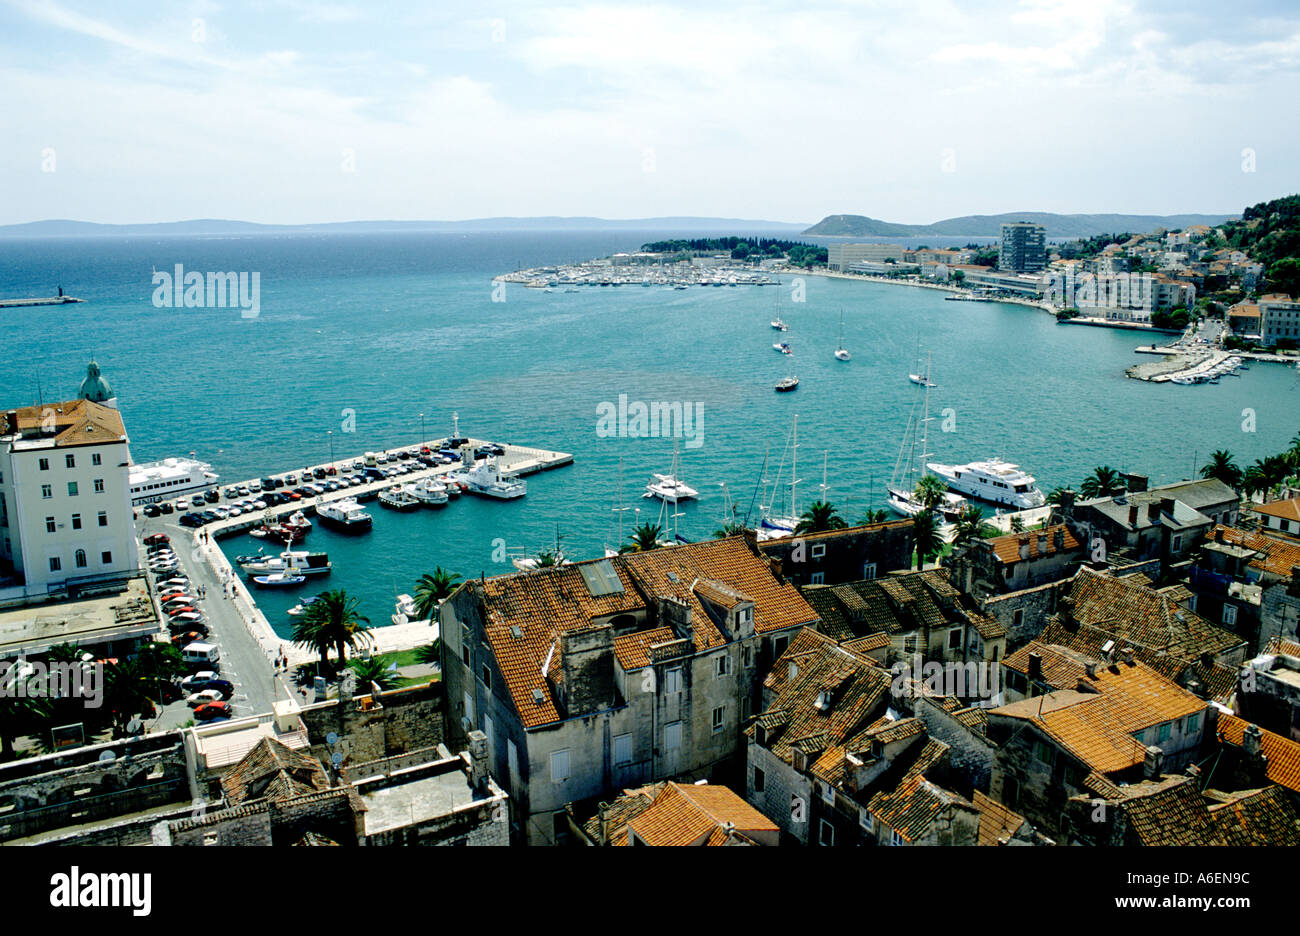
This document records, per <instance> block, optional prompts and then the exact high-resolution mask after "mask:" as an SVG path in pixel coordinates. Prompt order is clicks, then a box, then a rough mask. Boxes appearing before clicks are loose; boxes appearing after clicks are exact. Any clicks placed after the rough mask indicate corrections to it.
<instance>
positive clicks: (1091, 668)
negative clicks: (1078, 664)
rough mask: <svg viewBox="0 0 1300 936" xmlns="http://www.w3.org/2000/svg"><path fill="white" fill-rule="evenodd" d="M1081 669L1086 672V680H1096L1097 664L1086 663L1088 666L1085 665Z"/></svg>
mask: <svg viewBox="0 0 1300 936" xmlns="http://www.w3.org/2000/svg"><path fill="white" fill-rule="evenodd" d="M1083 668H1084V671H1085V672H1087V674H1088V678H1089V679H1096V678H1097V664H1096V663H1088V664H1085V665H1084V667H1083Z"/></svg>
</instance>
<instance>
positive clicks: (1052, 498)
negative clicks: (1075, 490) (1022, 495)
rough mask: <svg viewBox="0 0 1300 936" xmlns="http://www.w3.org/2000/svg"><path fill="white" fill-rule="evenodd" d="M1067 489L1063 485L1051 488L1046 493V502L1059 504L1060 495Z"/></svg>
mask: <svg viewBox="0 0 1300 936" xmlns="http://www.w3.org/2000/svg"><path fill="white" fill-rule="evenodd" d="M1067 490H1068V488H1063V487H1055V488H1052V490H1051V491H1049V492H1048V494H1047V502H1048V503H1049V504H1060V503H1061V495H1062V494H1064V493H1065V492H1066V491H1067Z"/></svg>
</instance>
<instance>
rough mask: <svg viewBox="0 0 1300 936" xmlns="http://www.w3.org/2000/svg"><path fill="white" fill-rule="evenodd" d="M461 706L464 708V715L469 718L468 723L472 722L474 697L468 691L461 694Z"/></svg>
mask: <svg viewBox="0 0 1300 936" xmlns="http://www.w3.org/2000/svg"><path fill="white" fill-rule="evenodd" d="M460 701H461V707H462V708H463V709H464V710H465V711H464V715H465V717H466V718H467V719H469V723H470V724H471V725H472V724H474V697H473V696H472V695H470V694H469V693H468V692H466V693H463V694H462V696H461V700H460Z"/></svg>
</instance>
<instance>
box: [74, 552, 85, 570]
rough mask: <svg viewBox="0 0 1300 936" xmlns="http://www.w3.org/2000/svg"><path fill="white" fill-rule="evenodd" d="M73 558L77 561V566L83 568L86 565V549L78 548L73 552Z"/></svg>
mask: <svg viewBox="0 0 1300 936" xmlns="http://www.w3.org/2000/svg"><path fill="white" fill-rule="evenodd" d="M75 558H76V562H77V568H78V569H84V568H85V567H86V551H85V550H84V549H78V550H77V552H76V554H75Z"/></svg>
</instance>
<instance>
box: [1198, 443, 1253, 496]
mask: <svg viewBox="0 0 1300 936" xmlns="http://www.w3.org/2000/svg"><path fill="white" fill-rule="evenodd" d="M1201 477H1202V478H1218V479H1219V480H1220V481H1222V482H1223V483H1224V484H1226V485H1227V486H1228V487H1230V488H1232V489H1233V490H1234V491H1235V490H1238V489H1239V488H1240V487H1241V482H1242V480H1243V475H1242V471H1241V469H1240V468H1239V467H1237V463H1236V462H1235V461H1234V460H1233V458H1232V453H1231V452H1229V451H1228V450H1227V449H1219V450H1218V451H1215V452H1211V453H1210V460H1209V461H1208V462H1206V463H1205V464H1204V465H1202V466H1201Z"/></svg>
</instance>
